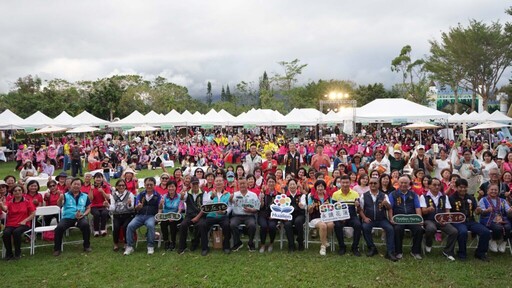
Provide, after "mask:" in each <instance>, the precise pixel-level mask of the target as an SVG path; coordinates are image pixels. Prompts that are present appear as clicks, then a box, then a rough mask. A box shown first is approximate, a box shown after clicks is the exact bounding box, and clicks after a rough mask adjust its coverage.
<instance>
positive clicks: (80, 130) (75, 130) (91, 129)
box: [67, 125, 100, 133]
mask: <svg viewBox="0 0 512 288" xmlns="http://www.w3.org/2000/svg"><path fill="white" fill-rule="evenodd" d="M98 130H100V128H96V127H91V126H87V125H82V126H78V127H76V128H73V129H71V130H68V131H67V133H87V132H94V131H98Z"/></svg>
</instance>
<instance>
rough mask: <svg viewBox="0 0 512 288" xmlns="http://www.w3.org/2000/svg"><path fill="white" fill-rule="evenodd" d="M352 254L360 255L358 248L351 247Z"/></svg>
mask: <svg viewBox="0 0 512 288" xmlns="http://www.w3.org/2000/svg"><path fill="white" fill-rule="evenodd" d="M352 254H354V256H356V257H361V252H359V248H354V249H352Z"/></svg>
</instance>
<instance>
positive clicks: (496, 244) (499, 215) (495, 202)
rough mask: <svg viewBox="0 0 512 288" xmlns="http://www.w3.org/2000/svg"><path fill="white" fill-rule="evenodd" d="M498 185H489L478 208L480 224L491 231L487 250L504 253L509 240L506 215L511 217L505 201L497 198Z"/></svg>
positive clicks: (511, 212) (508, 224) (510, 210)
mask: <svg viewBox="0 0 512 288" xmlns="http://www.w3.org/2000/svg"><path fill="white" fill-rule="evenodd" d="M498 191H499V186H498V184H490V185H489V187H488V189H487V192H488V193H487V196H485V197H483V198H482V199H480V201H479V202H478V206H479V207H480V208H481V209H482V212H481V214H480V215H481V216H480V224H482V225H485V227H487V228H489V229H490V230H491V231H492V238H491V241H489V250H491V251H492V252H498V250H499V251H500V252H501V253H505V250H506V249H507V243H508V239H510V221H509V219H508V218H507V215H512V209H511V208H510V206H509V205H508V203H507V201H506V200H505V199H502V198H500V197H498Z"/></svg>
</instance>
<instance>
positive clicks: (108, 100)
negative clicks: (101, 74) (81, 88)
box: [88, 76, 124, 121]
mask: <svg viewBox="0 0 512 288" xmlns="http://www.w3.org/2000/svg"><path fill="white" fill-rule="evenodd" d="M114 77H115V76H114ZM114 77H111V78H105V79H101V80H99V81H96V82H95V84H94V88H93V90H92V91H91V92H90V94H89V101H88V108H90V110H89V112H90V113H92V114H94V115H95V116H97V117H100V118H102V119H107V118H108V119H110V121H112V120H113V119H114V111H115V109H116V108H117V106H118V105H119V101H120V100H121V96H122V94H123V93H124V89H123V88H122V87H121V85H119V82H118V81H116V79H114ZM107 115H108V116H107Z"/></svg>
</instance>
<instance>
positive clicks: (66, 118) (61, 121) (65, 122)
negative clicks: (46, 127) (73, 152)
mask: <svg viewBox="0 0 512 288" xmlns="http://www.w3.org/2000/svg"><path fill="white" fill-rule="evenodd" d="M53 121H54V122H55V123H56V125H59V126H63V127H77V126H79V125H80V123H78V122H76V120H75V118H73V116H71V115H69V114H68V113H67V112H66V111H62V113H60V114H59V115H58V116H57V117H55V118H53Z"/></svg>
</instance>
